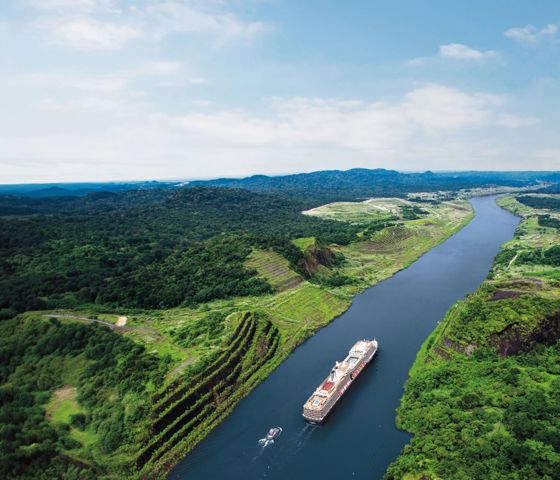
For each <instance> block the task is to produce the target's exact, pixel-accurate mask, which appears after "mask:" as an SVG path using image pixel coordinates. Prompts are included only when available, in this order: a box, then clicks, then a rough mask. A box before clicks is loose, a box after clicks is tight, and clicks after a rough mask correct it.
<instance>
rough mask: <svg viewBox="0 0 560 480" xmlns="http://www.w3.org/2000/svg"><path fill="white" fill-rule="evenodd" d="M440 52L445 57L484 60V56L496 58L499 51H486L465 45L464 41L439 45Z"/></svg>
mask: <svg viewBox="0 0 560 480" xmlns="http://www.w3.org/2000/svg"><path fill="white" fill-rule="evenodd" d="M439 54H440V55H441V56H442V57H443V58H452V59H455V60H482V59H484V58H494V57H496V56H497V53H496V52H495V51H494V50H487V51H485V52H483V51H480V50H476V49H474V48H471V47H468V46H467V45H463V44H462V43H450V44H448V45H441V46H440V47H439Z"/></svg>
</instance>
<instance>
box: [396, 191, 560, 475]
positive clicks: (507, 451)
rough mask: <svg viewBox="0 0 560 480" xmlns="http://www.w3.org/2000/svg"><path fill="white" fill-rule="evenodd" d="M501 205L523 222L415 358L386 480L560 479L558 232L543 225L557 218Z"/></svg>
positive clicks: (508, 202)
mask: <svg viewBox="0 0 560 480" xmlns="http://www.w3.org/2000/svg"><path fill="white" fill-rule="evenodd" d="M520 200H522V198H520ZM500 204H501V205H502V206H504V207H505V208H508V209H509V210H511V211H513V212H515V213H517V214H519V215H521V216H522V217H523V221H522V223H521V224H520V225H519V227H518V229H517V231H516V234H515V237H514V239H513V240H511V241H510V242H507V243H506V244H505V245H504V247H503V251H502V252H501V253H500V254H499V255H498V256H497V257H496V259H495V262H494V266H493V268H492V271H491V273H490V274H489V276H488V278H487V280H486V281H485V282H484V283H483V284H482V285H481V287H480V288H479V289H478V290H477V291H476V292H474V293H473V294H471V295H470V296H469V297H468V298H467V299H466V300H464V301H462V302H458V303H457V304H456V305H454V306H453V307H452V308H451V309H450V311H449V312H448V313H447V315H446V317H445V319H444V321H443V322H442V323H440V324H439V325H438V327H437V328H436V329H435V330H434V332H433V333H432V334H431V336H430V337H429V338H428V339H427V341H426V342H425V344H424V345H423V347H422V349H421V351H420V352H419V354H418V356H417V359H416V362H415V364H414V365H413V367H412V370H411V372H410V379H409V380H408V382H407V384H406V386H405V390H404V396H403V398H402V403H401V406H400V408H399V410H398V424H399V426H400V427H401V428H404V429H405V430H407V431H409V432H411V433H413V434H414V438H413V440H412V442H411V444H410V445H408V446H407V447H406V448H405V449H404V451H403V452H402V454H401V456H400V457H399V458H398V459H397V460H396V461H395V462H394V463H393V464H392V465H391V466H390V467H389V469H388V471H387V475H386V478H387V479H391V480H392V479H395V480H396V479H402V478H404V479H410V480H416V479H426V480H435V479H472V480H477V479H488V478H492V479H497V480H500V479H504V480H505V479H513V480H516V479H519V480H521V479H533V478H534V479H537V478H539V479H550V480H552V479H558V478H560V476H559V472H560V441H559V440H560V420H559V419H560V367H559V365H560V343H559V342H558V340H559V339H560V231H559V229H558V227H554V226H547V225H545V226H543V225H542V224H541V223H540V218H541V217H542V215H543V214H547V215H552V216H554V217H555V216H556V215H557V214H558V212H557V211H553V210H550V209H549V210H545V209H540V208H534V207H530V206H528V205H526V204H525V203H521V202H518V201H517V200H516V199H515V198H514V197H512V196H509V197H505V198H502V199H501V200H500Z"/></svg>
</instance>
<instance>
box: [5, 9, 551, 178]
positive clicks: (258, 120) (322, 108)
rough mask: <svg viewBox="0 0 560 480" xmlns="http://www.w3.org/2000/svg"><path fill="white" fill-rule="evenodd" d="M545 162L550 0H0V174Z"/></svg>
mask: <svg viewBox="0 0 560 480" xmlns="http://www.w3.org/2000/svg"><path fill="white" fill-rule="evenodd" d="M355 167H364V168H390V169H396V170H401V171H419V170H428V169H429V170H471V169H474V170H558V169H559V167H560V2H558V0H483V1H482V0H453V1H449V0H423V1H418V0H383V1H382V0H349V1H347V2H340V1H335V0H137V1H131V0H2V1H1V2H0V183H46V182H72V181H109V180H144V179H158V180H168V179H193V178H212V177H240V176H247V175H252V174H284V173H293V172H308V171H314V170H324V169H348V168H355Z"/></svg>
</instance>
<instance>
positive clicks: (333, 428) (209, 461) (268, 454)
mask: <svg viewBox="0 0 560 480" xmlns="http://www.w3.org/2000/svg"><path fill="white" fill-rule="evenodd" d="M495 200H496V197H494V196H489V197H478V198H474V199H473V200H472V205H473V207H474V209H475V212H476V216H475V218H474V219H473V220H472V221H471V222H470V223H469V224H468V225H467V226H466V227H465V228H463V229H462V230H461V231H459V232H458V233H457V234H455V235H454V236H452V237H451V238H449V239H448V240H446V241H445V242H443V243H442V244H440V245H438V246H437V247H435V248H434V249H432V250H431V251H430V252H428V253H427V254H425V255H424V256H422V257H421V258H420V259H419V260H418V261H416V262H415V263H414V264H412V265H411V266H410V267H409V268H407V269H406V270H403V271H401V272H399V273H398V274H396V275H395V276H393V277H392V278H390V279H387V280H385V281H384V282H382V283H380V284H378V285H376V286H375V287H371V288H369V289H368V290H366V291H364V292H363V293H362V294H360V295H358V296H357V297H356V298H355V299H354V302H353V304H352V306H351V307H350V308H349V309H348V310H347V311H346V312H345V313H344V314H343V315H341V316H340V317H339V318H337V319H336V320H334V321H333V322H332V323H330V324H329V325H328V326H327V327H325V328H323V329H322V330H320V331H319V332H318V333H317V334H316V335H315V336H313V337H312V338H310V339H309V340H307V341H306V342H305V343H304V344H302V345H301V346H300V347H298V348H297V349H296V350H294V352H293V353H292V354H291V355H290V356H289V358H288V359H287V360H286V361H285V362H284V363H283V364H282V365H280V367H278V368H277V369H276V370H275V371H274V372H273V373H272V374H271V375H270V376H269V377H268V378H267V379H266V380H265V381H264V382H262V383H261V384H260V385H259V386H257V387H256V388H255V389H254V390H253V391H252V392H251V393H250V394H249V395H248V396H247V397H246V398H245V399H243V400H242V401H241V402H240V403H239V404H238V405H237V407H236V408H235V410H234V411H233V412H232V414H231V415H230V416H229V417H228V418H227V419H226V420H225V421H224V422H223V423H222V424H221V425H219V426H218V427H217V428H216V429H215V430H214V431H213V432H212V433H211V434H210V435H208V436H207V437H206V439H205V440H203V441H202V442H201V443H200V444H199V445H198V446H197V447H196V448H195V449H194V450H193V451H192V452H191V453H190V454H188V455H187V456H186V457H185V459H184V460H183V461H182V462H181V463H180V464H179V465H178V466H177V467H176V468H175V469H174V470H173V471H172V472H171V474H170V475H169V479H170V480H177V479H181V480H213V479H227V480H253V479H255V480H256V479H271V480H288V479H289V480H314V479H326V480H330V479H333V480H343V479H367V480H373V479H379V478H382V476H383V474H384V472H385V470H386V468H387V466H388V465H389V464H390V463H391V462H392V461H393V460H394V459H395V458H396V457H397V456H398V454H399V452H400V450H401V449H402V448H403V446H404V445H405V444H406V443H407V442H408V441H409V438H410V436H409V435H408V434H407V433H405V432H402V431H399V430H397V428H396V427H395V409H396V408H397V406H398V405H399V400H400V397H401V395H402V388H403V384H404V383H405V381H406V378H407V373H408V371H409V369H410V366H411V365H412V363H413V361H414V358H415V356H416V353H417V351H418V350H419V348H420V345H421V344H422V342H423V341H424V340H425V339H426V337H427V336H428V335H429V333H430V332H431V331H432V330H433V329H434V327H435V326H436V324H437V322H438V321H440V320H441V319H442V318H443V316H444V315H445V312H446V311H447V310H448V309H449V307H450V306H451V305H453V303H455V302H456V301H457V300H460V299H462V298H463V297H464V296H465V295H466V294H467V293H469V292H471V291H473V290H475V289H476V288H477V287H478V285H479V284H480V283H481V282H482V280H483V279H484V278H485V277H486V275H487V273H488V271H489V269H490V267H491V265H492V260H493V258H494V256H495V255H496V254H497V253H498V251H499V248H500V245H501V244H502V243H503V242H505V241H507V240H509V239H511V237H512V235H513V233H514V230H515V227H516V226H517V224H518V222H519V219H518V218H517V217H515V216H513V215H511V214H510V213H508V212H506V211H505V210H503V209H501V208H500V207H498V206H497V205H496V203H495ZM374 337H375V338H377V340H378V341H379V352H378V354H377V355H376V357H375V358H374V360H373V362H372V363H371V365H370V366H369V367H368V368H367V369H366V370H364V372H363V373H362V374H361V375H360V377H359V378H358V380H356V382H355V383H354V384H353V385H352V387H351V388H350V389H349V390H348V391H347V392H346V394H345V395H344V397H343V398H342V399H341V400H340V401H339V403H338V404H337V406H336V407H335V409H334V410H333V411H332V412H331V414H330V415H329V417H328V419H327V421H326V423H325V424H324V425H321V426H311V425H308V424H306V423H305V421H304V420H303V418H302V416H301V411H302V405H303V403H304V402H305V400H306V399H307V398H308V397H309V395H310V394H311V393H312V392H313V390H314V389H315V387H316V386H317V385H318V384H319V383H320V382H321V381H322V380H323V379H324V378H325V376H326V375H327V374H328V373H329V371H330V368H331V367H332V366H333V364H334V362H335V361H336V360H341V359H343V358H344V356H345V354H346V353H347V351H348V349H349V348H350V347H351V346H352V345H353V344H354V342H355V341H356V340H358V339H361V338H374ZM273 426H281V427H282V428H283V433H282V435H281V436H280V437H279V438H278V439H277V440H276V442H275V443H274V445H269V446H267V447H266V448H262V447H261V446H259V445H258V444H257V440H258V439H259V438H262V437H263V436H264V435H265V433H266V432H267V430H268V429H269V428H270V427H273Z"/></svg>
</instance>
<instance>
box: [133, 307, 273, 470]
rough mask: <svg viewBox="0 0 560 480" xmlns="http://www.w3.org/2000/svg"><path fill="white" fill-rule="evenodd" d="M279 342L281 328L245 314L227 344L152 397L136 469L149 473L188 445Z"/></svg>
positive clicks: (227, 405)
mask: <svg viewBox="0 0 560 480" xmlns="http://www.w3.org/2000/svg"><path fill="white" fill-rule="evenodd" d="M278 344H279V335H278V329H277V328H276V327H274V326H273V325H272V324H271V323H270V322H269V321H267V320H263V319H259V318H258V316H257V315H255V314H253V313H249V312H247V313H245V314H243V315H242V316H241V317H240V319H239V324H238V326H237V328H236V330H235V331H234V333H233V335H232V336H231V338H230V341H228V342H226V345H228V346H227V347H224V348H223V349H222V350H220V351H219V352H216V354H215V355H214V357H215V359H214V360H213V361H212V362H210V363H209V365H208V366H207V367H206V368H205V369H204V371H203V372H201V373H200V374H198V375H197V376H194V377H192V378H189V379H188V380H176V381H174V382H173V383H171V384H170V385H168V386H167V387H166V388H165V390H163V391H162V392H160V393H158V394H157V395H155V396H154V400H155V403H154V405H153V408H152V421H151V427H150V432H149V435H148V436H147V437H146V440H145V442H144V447H143V449H142V452H141V453H140V455H139V456H138V459H137V461H136V466H137V468H138V469H139V470H140V471H141V472H142V471H146V472H149V476H150V477H151V476H153V475H157V474H158V472H162V473H163V472H165V470H166V466H168V465H169V464H171V463H172V462H173V461H174V460H176V459H177V458H179V457H180V456H181V455H183V454H184V453H185V452H187V451H188V450H190V449H191V448H192V447H193V446H194V445H195V444H196V442H197V441H198V440H200V439H201V438H202V436H203V435H204V434H205V433H206V432H208V431H209V429H210V428H212V426H214V425H215V424H216V422H217V421H218V420H219V419H221V418H222V417H223V416H224V415H225V414H226V413H227V412H228V411H229V410H231V409H232V408H233V406H234V405H235V403H236V402H237V400H238V399H239V398H241V397H242V396H243V395H244V394H245V393H246V392H247V390H248V389H250V388H251V386H252V385H254V384H255V383H256V382H257V381H258V379H259V375H258V374H259V372H261V371H266V364H267V362H269V361H270V360H271V359H272V358H273V357H274V355H275V353H276V349H277V348H278Z"/></svg>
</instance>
